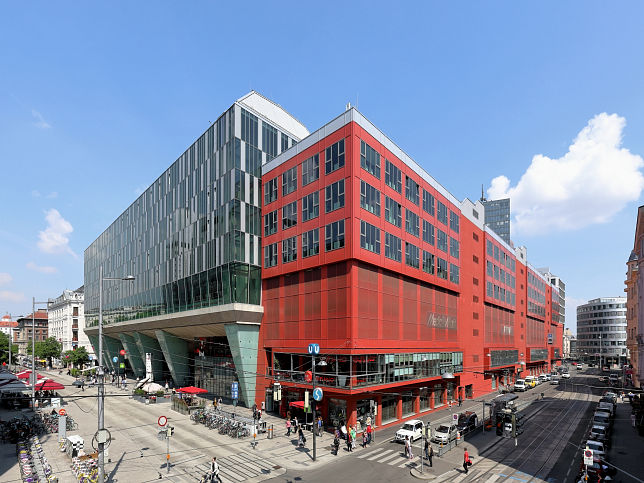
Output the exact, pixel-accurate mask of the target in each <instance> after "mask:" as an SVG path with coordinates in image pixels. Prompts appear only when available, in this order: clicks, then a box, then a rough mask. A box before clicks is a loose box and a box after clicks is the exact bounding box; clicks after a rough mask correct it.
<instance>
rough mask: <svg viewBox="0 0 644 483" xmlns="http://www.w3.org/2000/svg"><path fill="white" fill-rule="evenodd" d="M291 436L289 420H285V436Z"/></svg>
mask: <svg viewBox="0 0 644 483" xmlns="http://www.w3.org/2000/svg"><path fill="white" fill-rule="evenodd" d="M290 435H291V420H290V419H287V420H286V436H290Z"/></svg>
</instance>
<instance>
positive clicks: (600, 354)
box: [598, 334, 604, 373]
mask: <svg viewBox="0 0 644 483" xmlns="http://www.w3.org/2000/svg"><path fill="white" fill-rule="evenodd" d="M598 337H599V372H600V373H601V372H602V371H603V370H604V362H603V360H602V336H601V334H599V335H598Z"/></svg>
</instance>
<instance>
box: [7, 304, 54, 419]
mask: <svg viewBox="0 0 644 483" xmlns="http://www.w3.org/2000/svg"><path fill="white" fill-rule="evenodd" d="M36 304H38V305H46V306H47V310H48V309H49V304H50V302H49V300H48V301H46V302H36V297H32V298H31V409H33V410H34V411H35V410H36V382H37V378H36ZM9 350H10V351H11V342H9Z"/></svg>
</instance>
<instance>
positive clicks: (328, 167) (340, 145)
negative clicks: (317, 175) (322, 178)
mask: <svg viewBox="0 0 644 483" xmlns="http://www.w3.org/2000/svg"><path fill="white" fill-rule="evenodd" d="M324 154H325V160H324V166H325V167H324V170H325V172H326V174H329V173H332V172H333V171H335V170H336V169H340V168H341V167H342V166H344V139H340V140H339V141H338V142H337V143H335V144H332V145H331V146H329V147H328V148H326V150H325V151H324Z"/></svg>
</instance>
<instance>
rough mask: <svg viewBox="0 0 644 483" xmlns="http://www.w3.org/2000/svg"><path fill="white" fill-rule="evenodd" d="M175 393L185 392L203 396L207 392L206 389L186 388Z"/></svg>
mask: <svg viewBox="0 0 644 483" xmlns="http://www.w3.org/2000/svg"><path fill="white" fill-rule="evenodd" d="M177 392H185V393H187V394H203V393H205V392H208V391H207V390H206V389H201V388H200V387H194V386H188V387H182V388H181V389H179V390H178V391H177Z"/></svg>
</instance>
